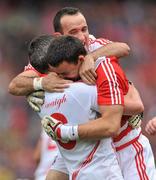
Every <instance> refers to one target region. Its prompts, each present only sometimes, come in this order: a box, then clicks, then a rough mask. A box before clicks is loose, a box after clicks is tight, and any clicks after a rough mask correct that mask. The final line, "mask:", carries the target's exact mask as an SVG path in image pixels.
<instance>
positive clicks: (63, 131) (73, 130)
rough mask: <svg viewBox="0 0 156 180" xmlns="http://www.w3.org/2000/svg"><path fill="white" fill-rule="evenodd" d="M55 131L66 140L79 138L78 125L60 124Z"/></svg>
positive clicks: (59, 137)
mask: <svg viewBox="0 0 156 180" xmlns="http://www.w3.org/2000/svg"><path fill="white" fill-rule="evenodd" d="M55 133H56V136H57V137H58V139H61V140H64V141H73V140H77V139H79V135H78V126H66V125H63V124H59V125H58V126H57V129H56V131H55Z"/></svg>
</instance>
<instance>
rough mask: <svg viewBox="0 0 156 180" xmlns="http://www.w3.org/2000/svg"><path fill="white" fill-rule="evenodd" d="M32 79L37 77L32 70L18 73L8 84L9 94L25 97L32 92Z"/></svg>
mask: <svg viewBox="0 0 156 180" xmlns="http://www.w3.org/2000/svg"><path fill="white" fill-rule="evenodd" d="M34 77H38V74H37V73H36V72H35V71H32V70H30V71H24V72H22V73H20V74H19V75H17V76H16V77H15V78H14V79H13V80H12V81H11V82H10V84H9V87H8V91H9V93H10V94H12V95H15V96H25V95H28V94H29V93H31V92H33V91H34V87H33V80H34Z"/></svg>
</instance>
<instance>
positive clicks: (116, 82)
mask: <svg viewBox="0 0 156 180" xmlns="http://www.w3.org/2000/svg"><path fill="white" fill-rule="evenodd" d="M108 64H109V65H110V67H111V70H112V72H113V75H114V82H115V87H116V88H115V89H114V90H115V95H118V96H119V97H116V103H119V104H121V95H120V90H119V83H118V80H117V77H116V74H115V70H114V67H113V66H112V64H111V63H110V58H108ZM116 84H117V86H116ZM116 89H117V91H118V93H116ZM118 100H119V102H118Z"/></svg>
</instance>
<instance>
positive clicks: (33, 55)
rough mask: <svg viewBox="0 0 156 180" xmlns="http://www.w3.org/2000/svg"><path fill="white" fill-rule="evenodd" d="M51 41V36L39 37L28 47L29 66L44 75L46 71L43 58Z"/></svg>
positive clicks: (46, 66) (46, 64)
mask: <svg viewBox="0 0 156 180" xmlns="http://www.w3.org/2000/svg"><path fill="white" fill-rule="evenodd" d="M53 39H54V37H53V36H51V35H41V36H37V37H35V38H33V39H32V40H31V42H30V43H29V45H28V56H29V60H30V64H31V65H32V66H33V67H34V68H35V69H36V70H37V71H38V72H40V73H43V74H44V73H46V72H47V71H48V63H47V62H46V59H45V56H46V54H47V51H48V48H49V46H50V43H51V42H52V40H53Z"/></svg>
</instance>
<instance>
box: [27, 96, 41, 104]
mask: <svg viewBox="0 0 156 180" xmlns="http://www.w3.org/2000/svg"><path fill="white" fill-rule="evenodd" d="M28 100H29V101H31V102H32V103H34V104H36V105H38V106H39V105H43V104H44V99H41V98H38V97H33V96H29V97H28Z"/></svg>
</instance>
